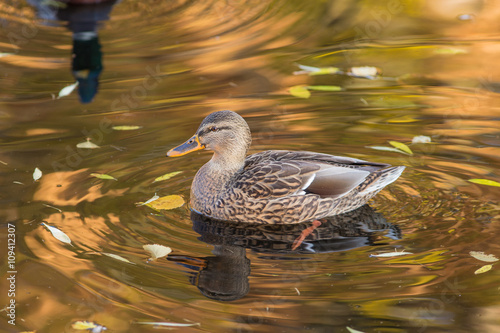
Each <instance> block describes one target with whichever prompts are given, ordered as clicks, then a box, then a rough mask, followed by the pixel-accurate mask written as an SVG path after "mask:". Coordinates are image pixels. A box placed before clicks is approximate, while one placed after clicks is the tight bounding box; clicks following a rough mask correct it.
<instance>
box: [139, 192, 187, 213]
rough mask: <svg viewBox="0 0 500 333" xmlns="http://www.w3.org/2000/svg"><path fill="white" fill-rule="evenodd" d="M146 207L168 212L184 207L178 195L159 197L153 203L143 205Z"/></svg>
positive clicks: (182, 200)
mask: <svg viewBox="0 0 500 333" xmlns="http://www.w3.org/2000/svg"><path fill="white" fill-rule="evenodd" d="M145 205H146V206H148V207H151V208H153V209H155V210H170V209H174V208H179V207H181V206H182V205H184V199H182V197H181V196H180V195H177V194H172V195H167V196H165V197H161V198H159V199H157V200H155V201H152V202H149V203H145Z"/></svg>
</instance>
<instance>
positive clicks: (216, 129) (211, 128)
mask: <svg viewBox="0 0 500 333" xmlns="http://www.w3.org/2000/svg"><path fill="white" fill-rule="evenodd" d="M217 131H219V128H218V127H216V126H212V127H210V132H217Z"/></svg>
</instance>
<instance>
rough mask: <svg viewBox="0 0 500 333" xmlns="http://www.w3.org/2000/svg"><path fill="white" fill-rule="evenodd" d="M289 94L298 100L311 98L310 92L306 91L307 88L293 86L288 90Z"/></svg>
mask: <svg viewBox="0 0 500 333" xmlns="http://www.w3.org/2000/svg"><path fill="white" fill-rule="evenodd" d="M288 91H289V92H290V94H291V95H292V96H295V97H299V98H309V97H311V92H310V91H309V90H307V86H293V87H291V88H290V89H288Z"/></svg>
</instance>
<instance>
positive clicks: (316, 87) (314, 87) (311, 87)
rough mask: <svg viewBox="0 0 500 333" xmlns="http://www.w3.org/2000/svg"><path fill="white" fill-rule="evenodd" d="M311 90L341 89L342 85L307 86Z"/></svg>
mask: <svg viewBox="0 0 500 333" xmlns="http://www.w3.org/2000/svg"><path fill="white" fill-rule="evenodd" d="M307 89H309V90H320V91H341V90H342V87H339V86H307Z"/></svg>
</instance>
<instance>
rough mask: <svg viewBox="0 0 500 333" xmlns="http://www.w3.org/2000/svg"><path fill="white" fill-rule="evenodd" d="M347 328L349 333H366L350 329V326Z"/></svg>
mask: <svg viewBox="0 0 500 333" xmlns="http://www.w3.org/2000/svg"><path fill="white" fill-rule="evenodd" d="M345 328H347V330H348V331H349V333H364V332H363V331H358V330H355V329H354V328H350V327H349V326H346V327H345Z"/></svg>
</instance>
